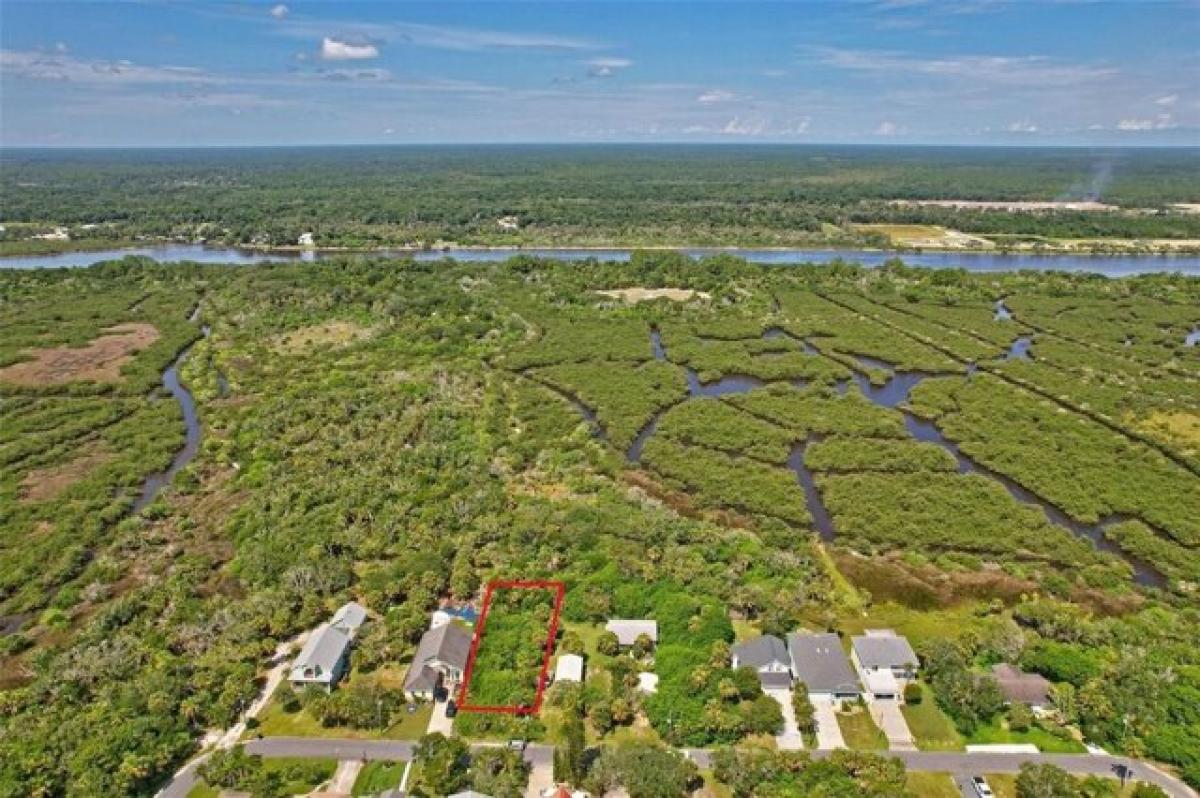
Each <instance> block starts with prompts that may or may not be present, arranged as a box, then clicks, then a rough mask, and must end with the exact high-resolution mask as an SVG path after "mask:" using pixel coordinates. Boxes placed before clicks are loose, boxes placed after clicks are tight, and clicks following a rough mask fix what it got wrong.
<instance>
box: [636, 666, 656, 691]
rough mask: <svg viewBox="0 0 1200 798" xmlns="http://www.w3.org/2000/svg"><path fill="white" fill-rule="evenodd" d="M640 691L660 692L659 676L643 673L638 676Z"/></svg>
mask: <svg viewBox="0 0 1200 798" xmlns="http://www.w3.org/2000/svg"><path fill="white" fill-rule="evenodd" d="M638 689H639V690H641V691H642V692H643V693H657V692H658V674H657V673H648V672H645V671H643V672H642V673H639V674H638Z"/></svg>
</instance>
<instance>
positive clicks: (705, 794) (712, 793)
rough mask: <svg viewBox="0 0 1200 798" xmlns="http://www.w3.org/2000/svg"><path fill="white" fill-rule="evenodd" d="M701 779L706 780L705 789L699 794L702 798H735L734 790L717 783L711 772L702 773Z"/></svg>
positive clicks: (703, 771)
mask: <svg viewBox="0 0 1200 798" xmlns="http://www.w3.org/2000/svg"><path fill="white" fill-rule="evenodd" d="M700 777H701V778H702V779H704V787H703V788H702V789H701V790H700V791H699V792H698V793H697V795H698V796H700V798H733V790H731V789H729V787H728V785H725V784H722V783H721V782H719V781H717V777H716V776H714V775H713V773H712V771H711V770H702V771H700Z"/></svg>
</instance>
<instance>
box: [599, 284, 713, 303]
mask: <svg viewBox="0 0 1200 798" xmlns="http://www.w3.org/2000/svg"><path fill="white" fill-rule="evenodd" d="M596 293H597V294H600V295H601V296H606V297H609V298H610V299H621V300H624V301H626V302H628V303H630V304H631V305H636V304H637V303H638V302H653V301H654V300H656V299H669V300H671V301H672V302H687V301H688V300H690V299H695V298H697V297H698V298H700V299H711V298H712V297H711V296H710V295H709V294H707V293H705V292H704V291H693V290H692V289H690V288H614V289H611V290H608V291H597V292H596Z"/></svg>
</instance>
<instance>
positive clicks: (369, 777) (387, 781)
mask: <svg viewBox="0 0 1200 798" xmlns="http://www.w3.org/2000/svg"><path fill="white" fill-rule="evenodd" d="M405 766H406V765H405V763H404V762H368V763H367V764H365V765H363V769H362V770H360V771H359V772H358V778H357V779H355V780H354V787H352V788H351V790H350V794H351V795H356V796H357V795H374V794H376V793H381V792H383V791H384V790H390V789H392V788H393V787H399V786H400V779H401V778H403V776H404V768H405Z"/></svg>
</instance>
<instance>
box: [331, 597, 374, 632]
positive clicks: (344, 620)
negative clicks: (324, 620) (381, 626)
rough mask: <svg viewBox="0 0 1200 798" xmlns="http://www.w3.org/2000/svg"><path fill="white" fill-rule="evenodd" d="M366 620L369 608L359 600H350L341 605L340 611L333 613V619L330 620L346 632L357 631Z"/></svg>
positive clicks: (332, 624) (333, 624)
mask: <svg viewBox="0 0 1200 798" xmlns="http://www.w3.org/2000/svg"><path fill="white" fill-rule="evenodd" d="M366 620H367V608H366V607H364V606H363V605H361V604H359V603H358V602H357V601H349V602H346V603H345V604H343V605H342V606H341V607H339V608H338V611H337V612H335V613H334V614H333V620H332V621H330V625H331V626H335V627H337V628H338V629H341V630H342V631H344V632H355V631H357V630H358V627H360V626H362V625H363V622H365V621H366Z"/></svg>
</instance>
